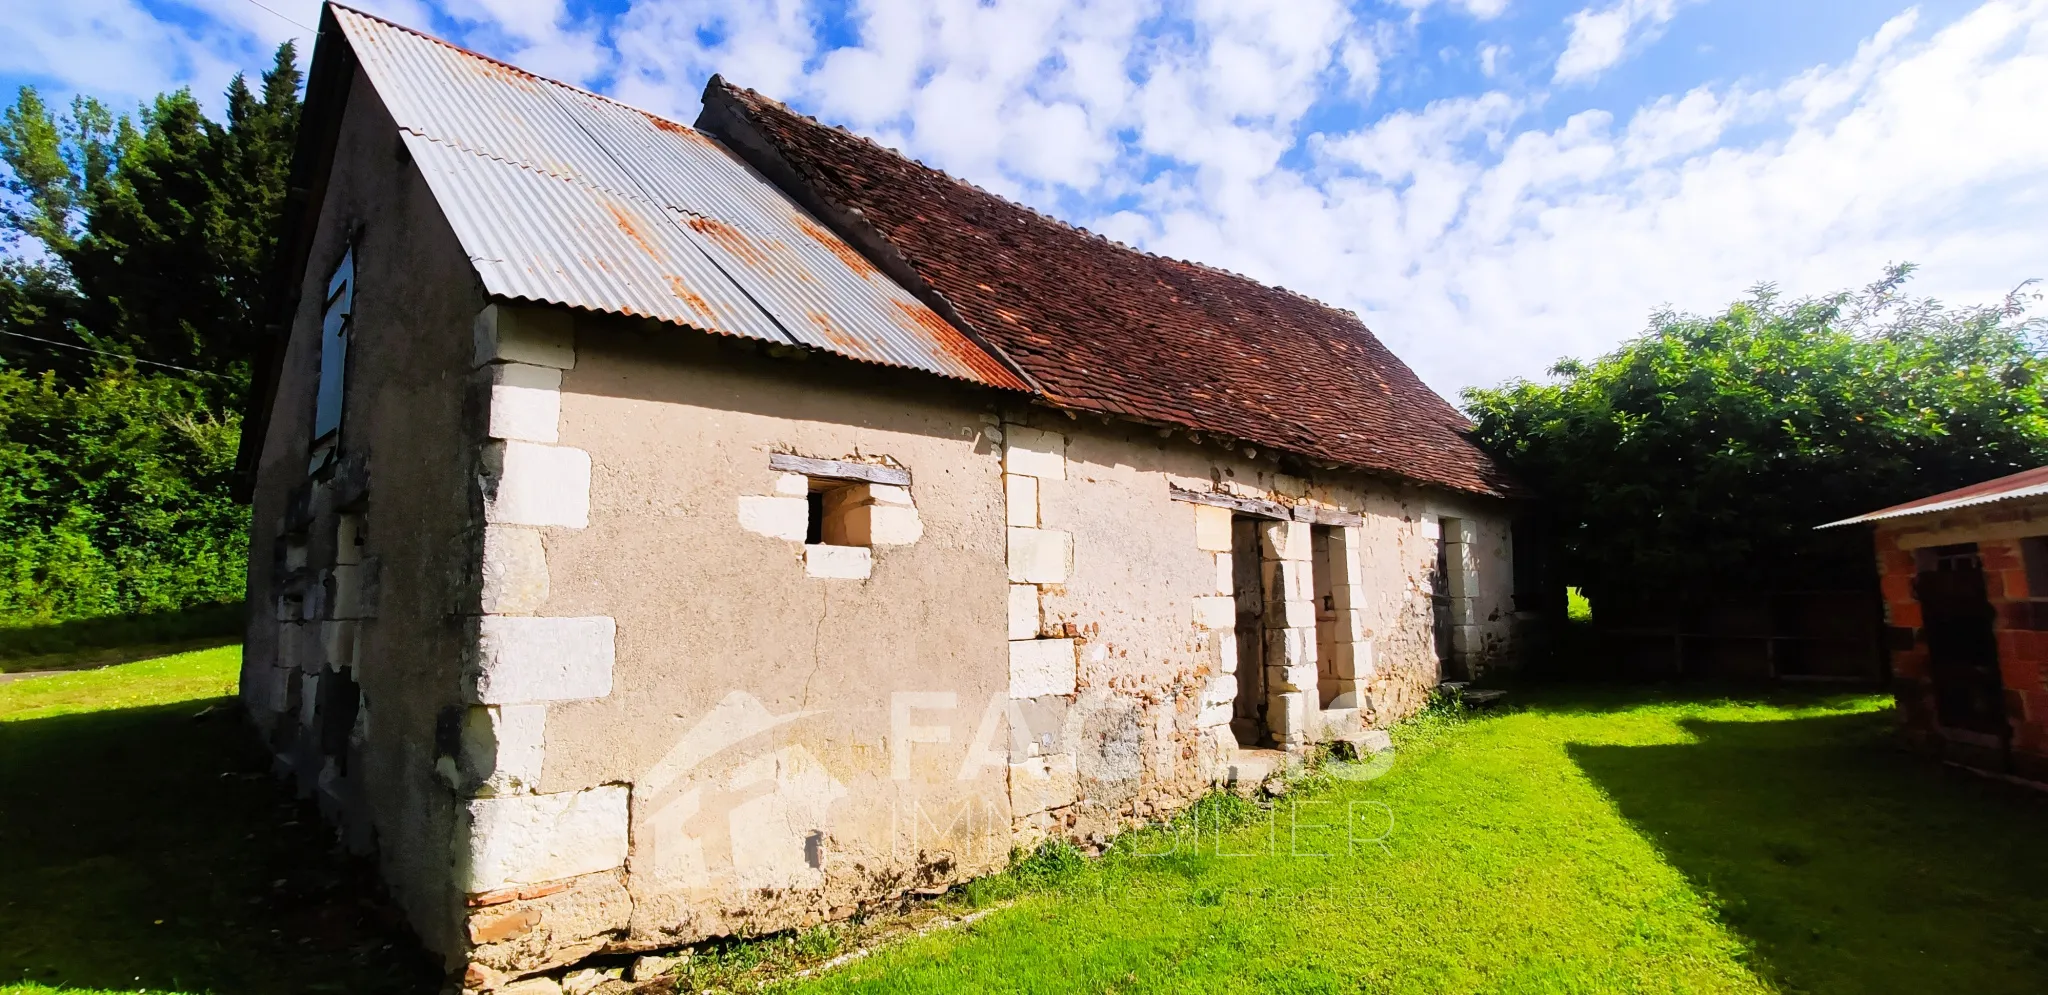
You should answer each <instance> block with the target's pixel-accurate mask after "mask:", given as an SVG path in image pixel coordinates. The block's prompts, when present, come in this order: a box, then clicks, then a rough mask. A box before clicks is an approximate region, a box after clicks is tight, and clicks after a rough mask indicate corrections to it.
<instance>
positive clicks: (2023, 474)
mask: <svg viewBox="0 0 2048 995" xmlns="http://www.w3.org/2000/svg"><path fill="white" fill-rule="evenodd" d="M2044 495H2048V466H2038V467H2035V468H2034V469H2032V470H2021V471H2020V472H2018V473H2015V474H2010V475H2007V476H2004V477H1999V478H1997V479H1996V480H1987V481H1984V482H1983V483H1981V484H1971V485H1970V486H1968V487H1958V488H1956V489H1955V490H1952V491H1943V492H1941V493H1940V494H1932V495H1929V496H1927V497H1924V498H1920V499H1918V500H1914V501H1908V502H1906V503H1905V504H1895V505H1892V506H1891V507H1889V508H1880V509H1878V510H1877V511H1873V512H1870V513H1869V514H1866V515H1857V516H1856V517H1854V518H1844V519H1842V520H1841V521H1839V522H1829V523H1827V524H1826V525H1822V526H1819V527H1820V528H1823V529H1831V528H1834V527H1835V526H1837V525H1855V524H1858V523H1860V522H1882V521H1887V520H1889V519H1893V518H1911V517H1913V516H1915V515H1935V514H1940V513H1941V512H1944V511H1954V510H1956V509H1958V508H1973V507H1976V506H1977V505H1982V504H1997V503H1999V502H2001V501H2017V500H2019V499H2021V498H2031V497H2042V496H2044Z"/></svg>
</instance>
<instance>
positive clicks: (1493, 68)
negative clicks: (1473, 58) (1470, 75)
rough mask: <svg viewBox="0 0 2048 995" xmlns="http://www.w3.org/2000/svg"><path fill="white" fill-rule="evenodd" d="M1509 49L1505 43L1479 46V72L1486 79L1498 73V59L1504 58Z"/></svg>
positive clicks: (1499, 68) (1499, 67)
mask: <svg viewBox="0 0 2048 995" xmlns="http://www.w3.org/2000/svg"><path fill="white" fill-rule="evenodd" d="M1510 51H1511V49H1509V48H1508V46H1506V45H1494V44H1490V43H1489V44H1485V45H1481V46H1479V74H1480V75H1481V76H1484V77H1486V78H1487V79H1492V78H1494V77H1495V76H1498V75H1500V70H1501V65H1500V60H1501V59H1503V58H1506V57H1507V55H1508V53H1509V52H1510Z"/></svg>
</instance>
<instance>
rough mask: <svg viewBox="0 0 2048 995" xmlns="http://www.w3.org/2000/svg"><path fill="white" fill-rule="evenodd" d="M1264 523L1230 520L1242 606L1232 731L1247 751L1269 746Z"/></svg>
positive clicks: (1233, 575)
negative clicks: (1261, 531)
mask: <svg viewBox="0 0 2048 995" xmlns="http://www.w3.org/2000/svg"><path fill="white" fill-rule="evenodd" d="M1259 524H1260V520H1259V519H1256V518H1250V517H1247V516H1244V515H1237V516H1233V517H1232V518H1231V519H1230V594H1231V598H1232V600H1234V601H1236V602H1237V702H1236V705H1235V707H1234V710H1233V711H1232V713H1231V716H1230V732H1231V734H1232V735H1233V736H1235V737H1236V738H1237V745H1239V746H1242V747H1259V746H1265V745H1266V744H1267V743H1268V742H1269V741H1270V740H1271V739H1272V736H1271V734H1270V732H1269V731H1268V727H1267V725H1266V590H1265V570H1264V569H1263V565H1262V563H1261V556H1262V553H1261V549H1260V543H1259Z"/></svg>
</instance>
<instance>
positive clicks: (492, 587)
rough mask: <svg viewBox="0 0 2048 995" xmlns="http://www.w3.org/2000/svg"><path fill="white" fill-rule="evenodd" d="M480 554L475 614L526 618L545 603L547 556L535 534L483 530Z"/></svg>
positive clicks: (496, 528) (518, 530) (517, 530)
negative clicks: (479, 575) (479, 612)
mask: <svg viewBox="0 0 2048 995" xmlns="http://www.w3.org/2000/svg"><path fill="white" fill-rule="evenodd" d="M483 554H484V555H483V570H482V574H483V580H482V584H481V586H480V588H479V592H478V599H477V600H478V605H477V607H478V610H480V611H481V612H483V613H484V614H486V615H530V614H532V613H534V612H537V611H539V610H540V609H541V606H542V605H544V604H546V603H547V600H548V590H549V588H548V555H547V549H546V547H545V546H544V545H543V543H542V542H541V535H540V533H539V532H536V531H534V530H532V529H524V528H516V527H511V526H504V525H490V526H485V528H484V549H483Z"/></svg>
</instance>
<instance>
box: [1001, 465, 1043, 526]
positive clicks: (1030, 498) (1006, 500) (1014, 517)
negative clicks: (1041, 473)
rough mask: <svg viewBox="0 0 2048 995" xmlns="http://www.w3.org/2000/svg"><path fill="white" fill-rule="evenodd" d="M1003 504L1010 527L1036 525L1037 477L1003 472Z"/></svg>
mask: <svg viewBox="0 0 2048 995" xmlns="http://www.w3.org/2000/svg"><path fill="white" fill-rule="evenodd" d="M1003 506H1004V509H1005V513H1006V515H1007V517H1008V524H1009V525H1010V526H1011V527H1012V528H1020V529H1035V528H1037V527H1038V478H1037V477H1027V476H1025V475H1023V474H1019V473H1006V474H1003Z"/></svg>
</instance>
